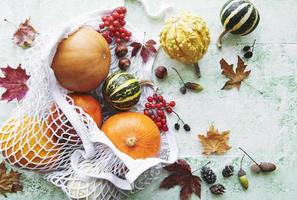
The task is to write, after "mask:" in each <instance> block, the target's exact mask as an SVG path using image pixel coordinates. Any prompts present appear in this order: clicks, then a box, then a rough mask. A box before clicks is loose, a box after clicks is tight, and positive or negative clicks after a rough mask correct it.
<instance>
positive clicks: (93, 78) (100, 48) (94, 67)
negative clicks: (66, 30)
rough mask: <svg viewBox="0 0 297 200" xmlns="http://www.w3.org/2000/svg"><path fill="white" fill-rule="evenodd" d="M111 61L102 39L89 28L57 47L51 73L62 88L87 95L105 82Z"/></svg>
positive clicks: (81, 30)
mask: <svg viewBox="0 0 297 200" xmlns="http://www.w3.org/2000/svg"><path fill="white" fill-rule="evenodd" d="M110 60H111V55H110V51H109V46H108V44H107V42H106V40H105V39H104V38H103V36H102V35H101V34H99V33H98V32H97V31H95V30H93V29H92V28H90V27H82V28H81V29H79V30H78V31H77V32H75V33H73V34H72V35H70V36H69V37H68V38H67V39H65V40H63V41H62V42H61V43H60V44H59V46H58V49H57V52H56V54H55V56H54V59H53V62H52V69H53V70H54V72H55V75H56V77H57V80H58V81H59V82H60V84H61V85H62V86H63V87H64V88H66V89H68V90H71V91H75V92H88V91H91V90H93V89H95V88H96V87H97V86H98V85H99V84H100V83H101V82H102V81H103V80H104V79H105V78H106V76H107V75H108V72H109V67H110Z"/></svg>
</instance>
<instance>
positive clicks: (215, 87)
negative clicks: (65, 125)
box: [0, 0, 297, 200]
mask: <svg viewBox="0 0 297 200" xmlns="http://www.w3.org/2000/svg"><path fill="white" fill-rule="evenodd" d="M224 2H225V0H183V1H181V0H171V1H169V0H167V1H158V0H150V1H149V4H148V5H149V7H148V10H149V11H151V12H152V13H156V12H157V11H158V10H159V9H160V7H162V5H163V4H164V3H167V4H169V5H171V6H173V11H172V12H171V13H168V15H169V16H170V15H174V14H178V13H180V12H181V11H183V10H188V11H191V12H193V13H194V14H197V15H200V16H202V17H203V18H204V19H205V20H206V22H207V24H208V26H209V28H210V32H211V36H212V43H211V45H210V48H209V51H208V52H207V54H206V55H205V57H204V58H203V59H202V60H201V61H200V65H201V71H202V78H201V79H200V80H199V83H200V84H201V85H203V87H204V90H203V91H202V92H201V93H198V94H197V93H190V92H189V93H188V94H186V95H185V96H182V95H181V94H180V93H179V91H178V87H179V84H180V82H179V80H178V78H177V76H176V75H175V74H174V73H173V71H172V70H170V69H169V78H168V79H166V80H164V81H160V82H159V86H160V87H161V89H162V91H163V93H164V95H165V96H166V98H167V99H175V100H176V102H177V108H176V110H177V112H179V113H180V114H181V116H182V117H183V119H184V120H185V121H186V122H188V123H189V124H190V125H191V128H192V131H191V133H185V132H184V131H182V130H181V131H179V132H175V133H174V134H175V137H176V140H177V143H178V147H179V156H180V157H182V158H186V159H187V160H188V161H189V162H190V163H191V166H192V168H193V169H195V168H199V166H201V165H202V164H203V163H206V162H207V161H208V160H211V161H212V163H211V165H210V166H211V167H212V168H213V169H214V170H215V171H216V172H217V175H218V182H220V183H222V184H224V185H225V186H226V188H227V192H226V194H225V195H223V196H221V197H215V196H213V195H211V194H210V192H209V190H208V186H207V185H205V184H204V183H203V185H202V199H228V200H231V199H232V200H237V199H241V200H251V199H255V200H276V199H284V200H293V199H296V195H297V189H296V184H295V183H296V180H295V179H296V174H297V168H296V165H297V157H296V155H295V153H296V149H297V138H296V137H297V136H296V131H297V118H296V111H297V102H296V98H297V93H296V90H297V82H296V79H295V77H296V67H297V57H296V52H297V45H296V42H297V29H296V24H297V15H296V9H295V7H296V6H297V1H296V0H258V1H256V0H254V1H253V2H254V3H255V5H256V6H257V7H258V9H259V12H260V14H261V21H260V24H259V27H258V28H257V30H256V31H255V32H254V33H252V34H250V35H248V36H246V37H242V38H240V37H236V36H228V37H226V38H225V41H224V47H223V49H222V51H219V50H218V49H217V48H216V46H215V40H216V37H217V36H218V34H219V32H220V31H221V29H222V27H221V24H220V20H219V16H218V14H219V11H220V8H221V6H222V5H223V4H224ZM121 3H122V2H121V1H117V0H64V1H60V0H43V1H41V0H22V1H20V0H1V1H0V66H1V67H3V66H6V65H7V64H10V65H12V66H16V65H17V64H19V62H20V61H21V58H22V56H23V54H24V50H22V49H21V48H19V47H17V46H15V45H14V44H13V43H12V41H11V36H12V34H13V32H14V30H15V29H14V28H13V27H12V26H11V25H9V24H7V23H5V22H3V19H4V18H7V19H9V20H10V21H12V22H15V23H16V24H18V23H19V22H20V21H22V20H24V19H25V18H26V17H28V16H31V19H32V24H33V25H34V27H35V28H36V29H37V30H38V31H39V32H44V31H46V30H47V29H48V28H51V27H55V25H56V24H59V23H62V22H67V21H68V20H70V19H71V18H74V17H76V16H78V15H80V14H83V13H85V12H89V11H93V10H95V9H101V8H109V7H112V6H117V5H120V4H121ZM126 6H127V8H128V12H129V14H128V19H129V20H130V21H131V22H132V23H134V24H135V25H137V26H138V27H139V28H140V30H141V31H146V32H147V33H148V35H149V36H148V37H151V38H155V39H157V37H158V33H159V31H160V29H161V27H162V24H163V19H161V18H160V19H149V18H148V17H147V16H146V15H145V13H144V12H143V8H142V6H141V5H140V4H139V3H138V2H137V1H131V0H130V1H126ZM254 39H257V43H256V46H255V50H254V54H255V55H254V57H253V58H252V59H250V60H249V61H248V62H247V64H248V68H249V69H251V70H252V72H251V75H250V77H249V78H248V79H247V80H246V82H247V83H249V84H251V85H253V86H254V87H256V88H258V89H259V90H261V91H263V92H264V95H260V94H259V93H257V92H256V91H255V90H254V89H253V88H251V87H248V86H246V85H242V88H241V90H240V92H238V91H237V90H236V89H234V90H231V91H222V90H220V88H221V87H222V86H223V85H224V82H225V81H226V79H225V78H224V77H223V76H222V75H221V74H220V67H219V60H220V59H221V58H222V57H223V58H225V59H226V60H227V61H228V62H232V63H235V62H236V55H237V54H239V55H241V48H242V47H243V46H244V44H247V43H248V44H251V43H252V42H253V40H254ZM158 65H165V66H167V67H170V66H174V67H176V68H178V69H179V70H180V71H181V70H182V75H183V76H184V78H185V79H187V80H190V81H197V79H196V77H195V75H194V74H193V68H191V67H189V66H184V65H182V64H180V63H177V62H175V61H173V60H170V59H169V58H168V57H167V56H166V55H165V54H164V53H163V52H162V51H161V52H160V53H159V55H158V58H157V61H156V63H155V66H158ZM14 106H15V104H14V103H9V104H7V103H5V102H0V124H2V123H3V121H4V120H6V119H7V118H8V117H9V116H10V114H11V111H12V109H13V108H14ZM174 120H175V118H174V117H172V118H171V122H172V124H173V123H174ZM211 123H214V125H215V126H216V127H218V128H219V129H220V130H231V137H230V144H231V146H232V147H233V148H232V149H231V150H230V151H229V152H228V153H227V154H225V155H224V156H210V157H205V156H202V155H201V152H202V149H201V145H200V143H199V142H198V140H197V134H198V133H205V132H206V130H207V129H208V126H209V125H210V124H211ZM239 146H242V147H243V148H245V149H247V150H248V151H249V152H250V153H251V154H252V155H254V157H256V159H257V160H259V161H273V162H275V163H276V164H277V167H278V169H277V171H275V172H273V173H271V174H267V175H253V174H252V173H251V172H250V170H249V169H248V166H249V165H250V164H251V162H250V161H249V160H248V159H246V162H245V164H244V167H245V168H246V169H247V173H248V177H249V179H250V188H249V190H248V191H243V190H242V188H241V186H240V185H239V184H238V181H237V177H236V176H233V177H231V178H229V179H224V178H222V176H221V175H220V174H221V170H222V168H223V167H224V166H225V165H226V164H228V163H233V164H234V165H235V166H238V164H239V157H240V156H241V155H242V154H241V153H240V152H239V150H238V148H237V147H239ZM165 175H166V174H165V173H164V174H163V176H165ZM160 180H161V179H159V180H157V181H155V182H154V183H153V184H152V185H150V186H149V187H147V188H146V189H145V190H144V191H142V192H139V193H137V194H135V195H134V196H132V197H131V198H129V199H130V200H132V199H133V200H140V199H145V200H148V199H159V200H160V199H170V200H175V199H179V187H175V188H173V189H171V190H168V191H165V190H159V189H158V186H159V183H160ZM23 182H24V191H23V192H19V193H17V194H8V198H7V199H12V200H21V199H28V200H29V199H30V200H37V199H38V200H50V199H51V200H52V199H55V200H56V199H57V200H64V199H66V197H65V196H64V194H63V193H62V192H61V191H60V190H59V189H58V188H56V187H54V186H52V185H51V184H49V183H47V182H46V181H44V180H43V179H42V178H41V176H39V175H36V174H33V173H26V174H25V175H24V176H23ZM0 199H1V200H2V199H6V198H4V197H0ZM192 199H197V197H196V196H194V195H193V197H192Z"/></svg>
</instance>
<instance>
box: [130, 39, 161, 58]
mask: <svg viewBox="0 0 297 200" xmlns="http://www.w3.org/2000/svg"><path fill="white" fill-rule="evenodd" d="M156 44H157V43H156V42H155V41H154V40H148V41H146V43H145V44H141V43H139V42H133V43H132V44H131V45H130V46H131V47H133V49H132V54H131V56H132V57H133V56H136V55H137V54H138V52H139V50H141V51H140V56H141V58H142V60H143V62H144V63H146V62H147V61H148V58H149V56H150V55H151V54H156V53H157V49H156V48H155V46H154V45H156Z"/></svg>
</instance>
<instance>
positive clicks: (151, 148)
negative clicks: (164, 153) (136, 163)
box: [101, 112, 161, 159]
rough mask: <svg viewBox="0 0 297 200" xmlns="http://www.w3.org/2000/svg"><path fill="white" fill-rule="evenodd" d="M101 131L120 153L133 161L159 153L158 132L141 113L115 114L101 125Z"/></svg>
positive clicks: (159, 138) (159, 139) (153, 124)
mask: <svg viewBox="0 0 297 200" xmlns="http://www.w3.org/2000/svg"><path fill="white" fill-rule="evenodd" d="M101 130H102V131H103V132H104V133H105V134H106V136H107V137H108V138H109V139H110V140H111V141H112V143H113V144H114V145H115V146H116V147H117V148H118V149H119V150H120V151H121V152H123V153H125V154H127V155H129V156H130V157H132V158H134V159H145V158H149V157H156V156H157V155H158V153H159V151H160V145H161V136H160V131H159V129H158V127H157V126H156V124H155V123H154V122H153V121H152V120H151V119H150V118H149V117H147V116H146V115H144V114H142V113H136V112H123V113H118V114H115V115H113V116H111V117H110V118H108V119H107V120H106V121H105V122H104V123H103V125H102V127H101Z"/></svg>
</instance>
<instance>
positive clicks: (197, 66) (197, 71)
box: [194, 63, 201, 78]
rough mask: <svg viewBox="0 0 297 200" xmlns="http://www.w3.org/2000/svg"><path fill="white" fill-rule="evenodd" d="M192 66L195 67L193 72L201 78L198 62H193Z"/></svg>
mask: <svg viewBox="0 0 297 200" xmlns="http://www.w3.org/2000/svg"><path fill="white" fill-rule="evenodd" d="M194 67H195V72H196V74H197V76H198V78H201V73H200V67H199V64H198V63H194Z"/></svg>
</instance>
